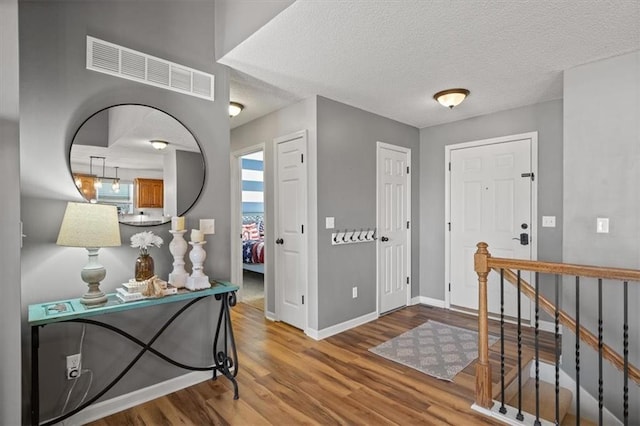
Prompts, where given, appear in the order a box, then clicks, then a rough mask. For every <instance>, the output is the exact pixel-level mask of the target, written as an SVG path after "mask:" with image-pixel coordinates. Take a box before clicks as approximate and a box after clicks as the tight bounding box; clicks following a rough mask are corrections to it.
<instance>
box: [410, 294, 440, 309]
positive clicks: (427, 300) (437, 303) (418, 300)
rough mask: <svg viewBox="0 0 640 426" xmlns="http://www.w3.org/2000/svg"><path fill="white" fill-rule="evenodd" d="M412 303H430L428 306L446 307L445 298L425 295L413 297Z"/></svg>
mask: <svg viewBox="0 0 640 426" xmlns="http://www.w3.org/2000/svg"><path fill="white" fill-rule="evenodd" d="M411 304H412V305H418V304H421V305H428V306H433V307H435V308H444V307H445V303H444V300H439V299H432V298H431V297H425V296H416V297H413V298H411Z"/></svg>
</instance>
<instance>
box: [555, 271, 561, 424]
mask: <svg viewBox="0 0 640 426" xmlns="http://www.w3.org/2000/svg"><path fill="white" fill-rule="evenodd" d="M555 293H556V294H555V311H554V314H555V315H554V316H555V326H556V328H555V335H554V337H555V350H556V360H555V369H556V425H559V424H560V309H559V308H558V306H559V305H560V276H559V275H558V274H556V283H555Z"/></svg>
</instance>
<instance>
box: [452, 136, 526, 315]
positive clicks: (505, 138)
mask: <svg viewBox="0 0 640 426" xmlns="http://www.w3.org/2000/svg"><path fill="white" fill-rule="evenodd" d="M520 139H531V169H532V170H531V172H532V173H533V174H534V180H533V182H532V187H531V225H530V229H531V233H530V235H531V237H530V238H529V244H531V259H532V260H538V132H527V133H519V134H515V135H508V136H501V137H497V138H490V139H481V140H476V141H471V142H464V143H457V144H452V145H446V146H445V147H444V175H445V178H444V192H445V195H444V197H445V200H444V210H445V211H444V224H443V226H444V233H445V235H446V237H445V239H444V271H445V272H444V283H443V285H444V303H445V307H446V308H447V309H450V308H451V305H450V304H451V300H450V298H451V294H450V293H449V289H448V285H449V283H450V282H451V258H450V257H451V253H450V250H451V233H450V232H449V223H450V222H451V193H450V190H451V188H450V186H451V182H450V179H451V173H450V172H449V163H450V161H451V151H454V150H458V149H465V148H472V147H477V146H484V145H494V144H499V143H505V142H510V141H515V140H520ZM489 250H491V247H489ZM533 320H534V317H533V315H532V316H531V321H533Z"/></svg>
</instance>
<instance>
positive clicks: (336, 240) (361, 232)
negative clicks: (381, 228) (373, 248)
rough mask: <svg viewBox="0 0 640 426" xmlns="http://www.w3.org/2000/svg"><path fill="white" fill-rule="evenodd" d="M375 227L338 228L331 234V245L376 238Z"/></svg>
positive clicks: (361, 241) (369, 240)
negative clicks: (342, 229)
mask: <svg viewBox="0 0 640 426" xmlns="http://www.w3.org/2000/svg"><path fill="white" fill-rule="evenodd" d="M376 238H377V237H376V229H375V228H366V229H365V228H360V229H345V230H344V231H341V230H337V231H336V232H333V233H332V234H331V245H334V246H340V245H343V244H357V243H368V242H371V241H375V240H376Z"/></svg>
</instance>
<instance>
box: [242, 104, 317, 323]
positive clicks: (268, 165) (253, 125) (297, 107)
mask: <svg viewBox="0 0 640 426" xmlns="http://www.w3.org/2000/svg"><path fill="white" fill-rule="evenodd" d="M305 129H306V130H307V131H308V145H309V148H313V147H315V145H316V142H315V141H316V98H315V97H311V98H309V99H305V100H303V101H300V102H298V103H296V104H294V105H291V106H289V107H286V108H283V109H281V110H279V111H275V112H273V113H271V114H267V115H265V116H264V117H261V118H258V119H257V120H253V121H251V122H249V123H247V124H244V125H242V126H238V127H236V128H234V129H232V130H231V150H232V151H240V150H243V149H245V148H248V147H251V146H254V145H257V144H261V143H264V144H265V152H264V167H265V169H264V185H265V214H266V220H267V222H266V223H265V225H266V226H265V262H266V267H267V275H266V280H267V285H268V288H267V311H268V312H271V313H274V312H275V306H276V304H275V302H276V301H275V298H274V295H275V275H274V274H275V272H274V270H275V265H274V258H273V256H272V255H271V253H273V252H274V249H275V245H274V243H273V242H274V241H275V236H274V232H273V231H274V224H275V210H274V209H275V205H274V203H273V190H274V187H275V186H274V185H275V182H274V172H273V167H274V161H275V144H274V143H273V140H274V139H275V138H277V137H280V136H285V135H288V134H291V133H294V132H297V131H299V130H305ZM314 153H315V151H314ZM309 155H311V152H309ZM313 156H314V157H315V155H313ZM314 163H315V161H313V160H310V162H309V167H310V170H309V173H315V170H314V169H313V168H312V167H313V164H314ZM309 195H311V194H309ZM309 201H310V202H311V203H313V205H315V199H314V197H311V196H310V197H309ZM310 213H313V212H310ZM314 216H315V215H314ZM310 236H311V230H310ZM310 244H311V241H310ZM234 255H235V254H234ZM237 256H240V253H237ZM309 266H310V268H315V267H316V266H315V262H313V261H312V262H311V263H310V265H309ZM309 284H310V294H309V297H308V300H309V311H310V312H309V314H310V321H309V326H310V327H311V328H316V325H315V324H317V322H316V321H317V314H316V309H315V306H317V304H316V303H314V302H313V301H314V300H317V297H315V296H314V297H312V296H311V295H312V294H315V289H314V288H313V286H314V285H315V283H309Z"/></svg>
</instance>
